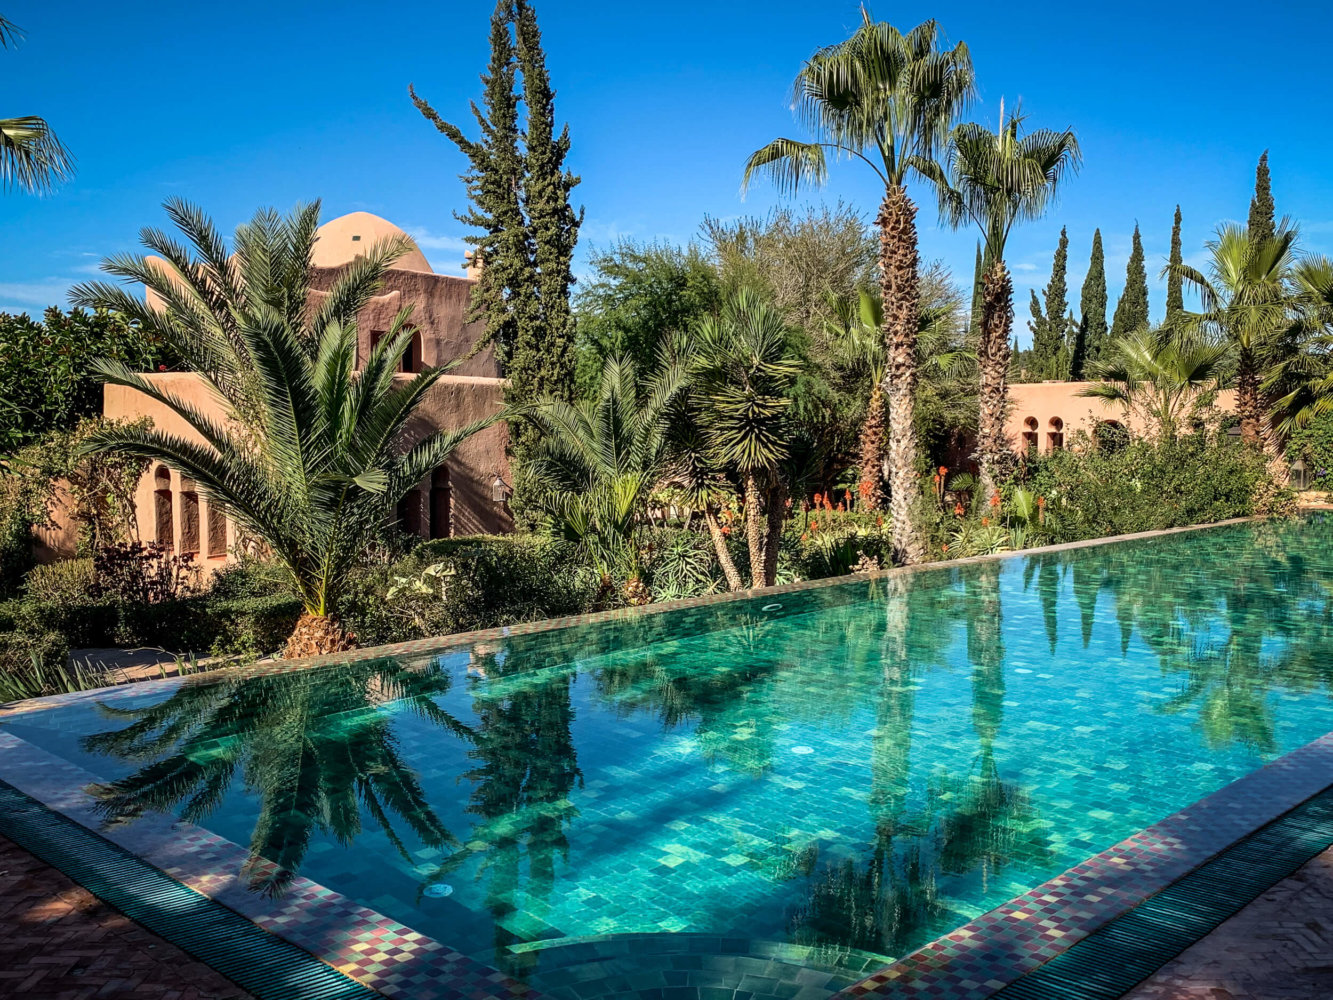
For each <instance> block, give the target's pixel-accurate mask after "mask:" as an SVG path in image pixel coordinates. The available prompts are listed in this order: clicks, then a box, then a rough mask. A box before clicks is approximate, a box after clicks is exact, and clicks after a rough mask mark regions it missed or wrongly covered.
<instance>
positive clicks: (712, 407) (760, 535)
mask: <svg viewBox="0 0 1333 1000" xmlns="http://www.w3.org/2000/svg"><path fill="white" fill-rule="evenodd" d="M692 350H693V353H692V355H691V358H690V370H689V374H690V382H691V390H692V394H693V398H694V400H695V402H696V403H697V404H698V409H697V413H698V421H699V427H700V428H701V430H702V432H703V441H704V443H705V445H706V448H707V451H708V453H709V456H710V457H711V461H712V464H713V465H714V466H715V467H717V468H722V469H731V470H734V471H735V472H736V473H737V474H738V476H739V477H740V479H741V482H742V483H743V486H744V490H745V537H746V543H747V545H748V546H749V550H750V579H751V585H752V586H755V587H768V586H772V585H773V583H774V581H775V580H776V579H777V565H778V563H777V560H778V544H779V541H780V539H781V537H782V524H783V522H784V520H785V519H786V489H785V484H784V482H783V478H782V476H781V475H780V474H779V471H778V466H779V463H781V462H782V460H783V459H785V458H786V457H787V455H788V453H789V449H790V434H789V428H788V427H787V422H786V411H787V409H788V407H789V406H790V405H791V399H790V397H789V396H788V393H789V391H790V389H791V387H792V384H793V382H794V381H795V379H796V374H797V372H798V371H799V370H800V364H799V362H798V361H797V360H796V358H795V357H794V356H793V355H792V354H791V352H790V350H789V347H788V339H787V328H786V324H785V323H784V321H783V319H782V315H781V314H780V313H779V312H778V310H777V309H776V308H775V307H774V306H772V305H770V304H769V303H767V302H765V301H764V300H763V299H762V298H761V297H760V296H759V295H757V294H755V293H754V292H752V291H750V290H748V289H741V290H740V291H739V292H737V293H735V294H734V295H733V296H732V297H731V298H730V299H729V300H728V301H727V302H726V303H725V304H724V305H723V308H722V311H721V313H720V314H719V315H718V316H715V317H711V316H710V317H708V318H707V319H705V320H704V321H703V322H702V323H700V324H699V326H698V328H697V329H696V330H695V331H694V336H693V339H692ZM765 513H766V514H767V533H766V534H765V532H764V523H763V520H762V519H763V517H764V515H765Z"/></svg>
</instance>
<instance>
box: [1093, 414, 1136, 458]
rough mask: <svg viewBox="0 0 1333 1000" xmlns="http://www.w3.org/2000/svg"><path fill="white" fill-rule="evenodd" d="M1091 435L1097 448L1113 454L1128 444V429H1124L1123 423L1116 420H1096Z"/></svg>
mask: <svg viewBox="0 0 1333 1000" xmlns="http://www.w3.org/2000/svg"><path fill="white" fill-rule="evenodd" d="M1092 436H1093V441H1094V442H1095V443H1096V445H1097V450H1098V451H1104V452H1106V453H1107V454H1114V453H1115V452H1117V451H1119V450H1120V449H1121V448H1123V447H1124V446H1125V445H1127V444H1129V431H1127V430H1125V425H1124V424H1122V423H1121V422H1120V421H1118V420H1101V421H1098V423H1097V426H1096V428H1095V429H1094V430H1093V433H1092Z"/></svg>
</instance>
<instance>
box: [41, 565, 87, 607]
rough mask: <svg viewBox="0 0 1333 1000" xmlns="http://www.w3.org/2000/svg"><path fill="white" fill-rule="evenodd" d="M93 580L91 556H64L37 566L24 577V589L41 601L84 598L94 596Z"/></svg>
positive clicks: (69, 600)
mask: <svg viewBox="0 0 1333 1000" xmlns="http://www.w3.org/2000/svg"><path fill="white" fill-rule="evenodd" d="M93 581H94V577H93V561H92V560H91V559H62V560H61V561H59V562H53V563H48V564H46V565H41V566H34V567H33V568H32V569H31V570H30V571H29V572H28V575H27V577H26V578H24V581H23V589H24V591H25V592H26V593H27V595H28V596H29V597H31V598H33V599H34V600H37V601H57V602H72V601H82V600H86V599H88V598H89V597H91V596H92V593H93Z"/></svg>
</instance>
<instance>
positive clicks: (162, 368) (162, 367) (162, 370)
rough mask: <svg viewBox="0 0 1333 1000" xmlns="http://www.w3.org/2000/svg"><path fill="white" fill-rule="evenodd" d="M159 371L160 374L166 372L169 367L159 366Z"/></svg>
mask: <svg viewBox="0 0 1333 1000" xmlns="http://www.w3.org/2000/svg"><path fill="white" fill-rule="evenodd" d="M157 370H158V371H160V372H164V371H166V370H167V366H166V365H158V366H157Z"/></svg>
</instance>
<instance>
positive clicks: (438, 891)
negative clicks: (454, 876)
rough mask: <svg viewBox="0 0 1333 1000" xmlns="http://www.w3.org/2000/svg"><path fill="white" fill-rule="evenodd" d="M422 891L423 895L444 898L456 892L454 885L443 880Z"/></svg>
mask: <svg viewBox="0 0 1333 1000" xmlns="http://www.w3.org/2000/svg"><path fill="white" fill-rule="evenodd" d="M421 891H422V894H423V895H426V896H429V897H430V898H431V899H443V898H444V897H445V896H452V895H453V894H454V887H453V886H451V885H446V884H445V883H443V882H436V883H435V884H434V885H428V886H426V888H424V889H422V890H421Z"/></svg>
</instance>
